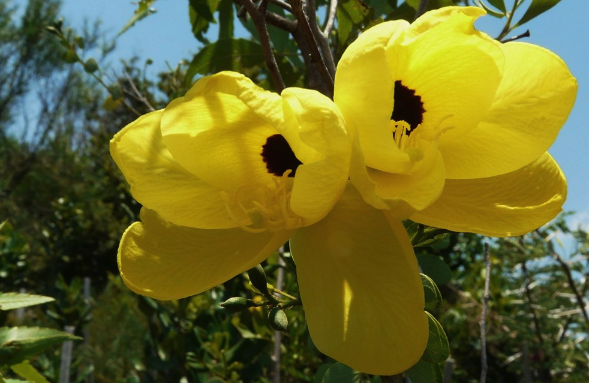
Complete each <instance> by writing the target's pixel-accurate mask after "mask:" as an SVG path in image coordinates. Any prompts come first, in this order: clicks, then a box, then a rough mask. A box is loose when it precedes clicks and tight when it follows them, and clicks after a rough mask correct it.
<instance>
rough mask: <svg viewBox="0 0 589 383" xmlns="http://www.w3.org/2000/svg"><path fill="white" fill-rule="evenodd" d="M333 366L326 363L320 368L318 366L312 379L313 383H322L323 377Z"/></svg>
mask: <svg viewBox="0 0 589 383" xmlns="http://www.w3.org/2000/svg"><path fill="white" fill-rule="evenodd" d="M333 365H334V363H333V362H327V363H325V364H322V365H321V366H319V368H318V369H317V372H316V373H315V376H314V377H313V383H321V382H323V377H324V376H325V373H326V372H327V370H329V368H330V367H331V366H333Z"/></svg>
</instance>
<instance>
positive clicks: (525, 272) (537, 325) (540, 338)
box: [522, 261, 544, 346]
mask: <svg viewBox="0 0 589 383" xmlns="http://www.w3.org/2000/svg"><path fill="white" fill-rule="evenodd" d="M522 274H523V277H524V292H525V294H526V298H527V299H528V303H529V304H530V311H531V313H532V321H533V323H534V330H535V332H536V336H537V337H538V342H539V343H540V346H542V345H543V344H544V336H543V335H542V329H541V328H540V321H539V320H538V314H537V313H536V309H534V301H533V300H532V292H531V291H530V278H529V276H528V267H527V265H526V261H523V262H522Z"/></svg>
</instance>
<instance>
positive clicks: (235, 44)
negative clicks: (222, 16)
mask: <svg viewBox="0 0 589 383" xmlns="http://www.w3.org/2000/svg"><path fill="white" fill-rule="evenodd" d="M263 65H264V54H263V52H262V47H261V46H260V44H258V43H256V42H255V41H250V40H245V39H227V40H219V41H217V42H214V43H213V44H209V45H207V46H206V47H205V48H204V49H202V50H201V51H200V52H198V53H197V54H196V55H195V56H194V58H193V59H192V62H191V63H190V65H189V67H188V70H187V71H186V79H185V81H186V85H187V86H189V85H190V84H191V83H192V79H193V78H194V76H196V75H197V74H202V75H207V74H210V73H215V72H220V71H223V70H233V71H236V72H241V73H243V72H244V71H245V70H244V69H245V68H252V67H254V66H260V67H261V66H263Z"/></svg>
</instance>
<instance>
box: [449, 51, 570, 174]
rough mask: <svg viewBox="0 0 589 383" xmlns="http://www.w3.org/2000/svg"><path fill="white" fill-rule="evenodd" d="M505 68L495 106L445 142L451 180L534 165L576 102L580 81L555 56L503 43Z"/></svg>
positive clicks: (506, 171) (550, 53)
mask: <svg viewBox="0 0 589 383" xmlns="http://www.w3.org/2000/svg"><path fill="white" fill-rule="evenodd" d="M502 49H503V53H504V54H505V59H506V65H505V71H504V74H503V79H502V80H501V85H500V87H499V89H498V91H497V94H496V96H495V102H494V103H493V106H492V107H491V110H490V112H489V114H488V115H487V116H486V117H485V119H484V120H483V121H482V122H481V123H480V124H479V125H478V126H477V127H476V129H474V130H473V131H471V132H470V133H469V134H468V135H466V136H464V137H461V138H460V139H458V140H456V141H452V142H448V143H446V142H442V143H441V144H440V150H441V151H442V154H443V156H444V161H445V163H446V171H447V172H448V177H449V178H481V177H491V176H495V175H498V174H504V173H508V172H511V171H514V170H516V169H519V168H521V167H522V166H524V165H527V164H529V163H530V162H532V161H534V160H535V159H536V158H538V157H539V156H540V155H542V153H544V152H545V151H546V150H547V149H548V148H549V147H550V145H552V143H553V142H554V140H555V139H556V136H557V134H558V132H559V130H560V128H561V127H562V126H563V124H564V123H565V121H566V119H567V118H568V116H569V113H570V111H571V109H572V107H573V104H574V102H575V96H576V92H577V82H576V80H575V78H574V77H573V76H572V75H571V73H570V72H569V69H568V68H567V66H566V64H565V63H564V62H563V61H562V60H561V59H560V58H559V57H558V56H556V55H555V54H554V53H552V52H550V51H548V50H546V49H544V48H541V47H538V46H535V45H531V44H526V43H517V42H516V43H509V44H504V45H502Z"/></svg>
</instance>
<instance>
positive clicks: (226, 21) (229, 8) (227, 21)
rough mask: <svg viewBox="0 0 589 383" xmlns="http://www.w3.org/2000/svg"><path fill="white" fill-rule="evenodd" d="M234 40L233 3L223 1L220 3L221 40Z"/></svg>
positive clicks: (228, 0) (227, 0) (226, 0)
mask: <svg viewBox="0 0 589 383" xmlns="http://www.w3.org/2000/svg"><path fill="white" fill-rule="evenodd" d="M230 38H233V2H231V0H221V2H220V3H219V39H218V40H224V39H230Z"/></svg>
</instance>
